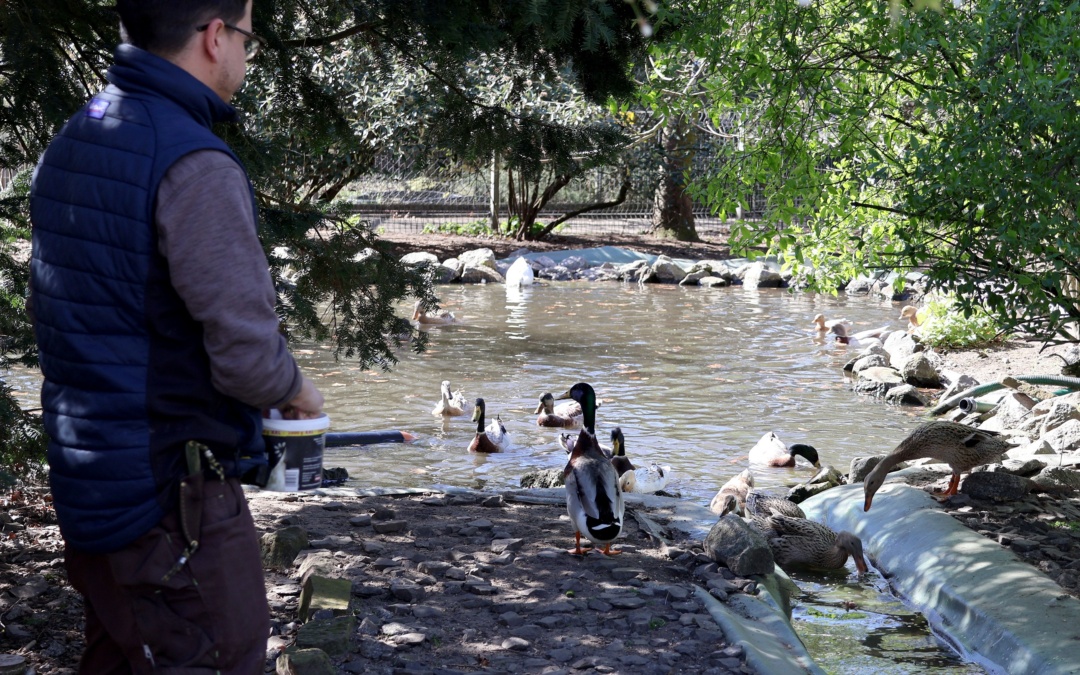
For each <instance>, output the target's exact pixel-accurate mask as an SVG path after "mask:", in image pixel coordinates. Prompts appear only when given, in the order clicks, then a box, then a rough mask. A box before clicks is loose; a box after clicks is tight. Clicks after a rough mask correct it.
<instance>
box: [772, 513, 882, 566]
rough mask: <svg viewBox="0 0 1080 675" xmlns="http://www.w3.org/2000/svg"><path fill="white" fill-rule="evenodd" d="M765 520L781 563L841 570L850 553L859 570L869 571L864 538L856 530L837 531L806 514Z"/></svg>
mask: <svg viewBox="0 0 1080 675" xmlns="http://www.w3.org/2000/svg"><path fill="white" fill-rule="evenodd" d="M765 520H766V521H767V523H768V527H769V529H770V531H771V532H772V533H773V536H771V537H768V540H769V548H771V549H772V552H773V558H775V559H776V564H777V565H779V566H780V567H783V568H788V567H809V568H811V569H820V570H839V569H843V567H844V563H846V562H847V559H848V556H849V555H850V556H851V557H852V558H854V559H855V568H856V569H857V570H859V573H860V574H862V573H864V572H866V570H867V566H866V560H865V558H864V557H863V545H862V540H861V539H859V538H858V537H856V536H855V535H854V534H852V533H850V532H835V531H833V530H832V529H831V528H830V527H829V526H827V525H822V524H821V523H816V522H814V521H812V520H807V519H805V518H789V517H788V516H770V517H769V518H767V519H765Z"/></svg>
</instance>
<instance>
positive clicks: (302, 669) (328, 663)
mask: <svg viewBox="0 0 1080 675" xmlns="http://www.w3.org/2000/svg"><path fill="white" fill-rule="evenodd" d="M274 666H275V672H276V673H277V675H336V673H337V668H335V667H334V662H333V661H332V660H331V659H330V655H329V654H327V653H326V652H324V651H323V650H321V649H317V648H307V649H298V650H296V651H294V652H291V653H289V652H286V653H283V654H282V655H281V656H279V657H278V658H277V661H275V663H274Z"/></svg>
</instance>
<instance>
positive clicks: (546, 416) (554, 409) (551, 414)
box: [535, 392, 584, 427]
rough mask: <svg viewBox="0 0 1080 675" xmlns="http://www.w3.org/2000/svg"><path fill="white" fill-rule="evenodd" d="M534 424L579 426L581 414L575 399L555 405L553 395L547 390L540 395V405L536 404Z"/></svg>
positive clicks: (540, 425)
mask: <svg viewBox="0 0 1080 675" xmlns="http://www.w3.org/2000/svg"><path fill="white" fill-rule="evenodd" d="M535 414H537V415H539V417H537V418H536V426H538V427H577V426H581V420H582V419H583V417H584V416H583V414H582V412H581V406H580V405H578V403H577V401H569V402H567V403H561V404H559V405H558V406H556V405H555V396H553V395H552V394H551V392H547V393H546V394H544V395H543V396H541V397H540V405H538V406H536V413H535Z"/></svg>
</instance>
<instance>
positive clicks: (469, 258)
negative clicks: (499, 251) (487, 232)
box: [458, 248, 502, 278]
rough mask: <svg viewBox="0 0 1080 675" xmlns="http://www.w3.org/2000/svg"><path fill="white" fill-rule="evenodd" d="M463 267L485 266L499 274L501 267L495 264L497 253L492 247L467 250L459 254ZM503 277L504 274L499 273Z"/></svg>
mask: <svg viewBox="0 0 1080 675" xmlns="http://www.w3.org/2000/svg"><path fill="white" fill-rule="evenodd" d="M458 260H460V261H461V264H462V266H463V267H465V268H466V269H467V268H470V267H484V268H487V269H489V270H491V271H492V272H495V273H496V274H499V267H498V265H496V264H495V253H494V252H492V250H491V249H490V248H478V249H473V250H472V251H466V252H464V253H462V254H461V255H459V256H458ZM499 277H500V278H501V277H502V275H501V274H499Z"/></svg>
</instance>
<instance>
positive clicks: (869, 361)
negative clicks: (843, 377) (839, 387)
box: [844, 354, 889, 375]
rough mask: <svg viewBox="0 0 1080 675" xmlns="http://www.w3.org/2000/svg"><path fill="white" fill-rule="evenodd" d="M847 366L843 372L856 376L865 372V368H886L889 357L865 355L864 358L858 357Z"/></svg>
mask: <svg viewBox="0 0 1080 675" xmlns="http://www.w3.org/2000/svg"><path fill="white" fill-rule="evenodd" d="M849 365H850V367H849ZM849 365H845V366H844V370H846V371H849V372H851V373H854V374H856V375H858V374H859V373H860V372H861V371H863V370H866V369H867V368H885V367H888V365H889V357H888V355H887V354H886V355H882V354H867V355H866V356H860V357H859V358H856V359H854V360H852V361H851V362H850V363H849Z"/></svg>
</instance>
